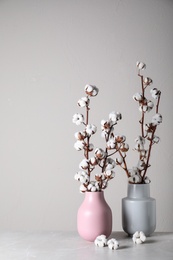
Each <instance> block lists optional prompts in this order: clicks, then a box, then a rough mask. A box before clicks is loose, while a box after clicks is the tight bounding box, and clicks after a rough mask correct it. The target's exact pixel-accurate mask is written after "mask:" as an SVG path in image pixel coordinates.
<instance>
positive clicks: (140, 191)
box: [122, 184, 156, 236]
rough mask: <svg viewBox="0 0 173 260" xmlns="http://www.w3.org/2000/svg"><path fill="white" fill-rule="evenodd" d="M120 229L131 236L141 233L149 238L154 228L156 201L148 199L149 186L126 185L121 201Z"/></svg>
mask: <svg viewBox="0 0 173 260" xmlns="http://www.w3.org/2000/svg"><path fill="white" fill-rule="evenodd" d="M122 227H123V230H124V231H125V232H126V233H127V234H128V235H129V236H132V235H133V234H134V233H135V232H136V231H143V232H144V233H145V235H146V236H150V235H151V234H152V233H153V232H154V230H155V228H156V200H155V199H153V198H151V197H150V184H128V190H127V197H126V198H123V199H122Z"/></svg>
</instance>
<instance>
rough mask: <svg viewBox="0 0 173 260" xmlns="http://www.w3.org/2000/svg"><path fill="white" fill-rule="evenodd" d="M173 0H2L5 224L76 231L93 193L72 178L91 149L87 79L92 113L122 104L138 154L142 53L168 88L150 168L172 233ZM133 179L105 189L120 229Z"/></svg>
mask: <svg viewBox="0 0 173 260" xmlns="http://www.w3.org/2000/svg"><path fill="white" fill-rule="evenodd" d="M172 28H173V1H171V0H164V1H163V0H162V1H161V0H150V1H149V0H148V1H146V0H145V1H142V0H141V1H140V0H131V1H128V0H121V1H119V0H108V1H106V0H104V1H103V0H87V1H84V0H66V1H61V0H57V1H55V0H40V1H39V0H28V1H27V0H14V1H13V0H1V1H0V39H1V40H0V230H76V212H77V209H78V207H79V206H80V204H81V202H82V201H83V198H84V196H83V195H82V194H80V193H79V183H77V182H75V180H74V178H73V176H74V174H75V173H76V171H78V164H79V162H80V161H81V158H82V154H81V153H79V152H77V151H75V149H74V148H73V144H74V142H75V138H74V133H75V132H76V131H78V130H79V129H78V128H77V127H76V126H75V125H74V124H72V116H73V114H74V113H76V112H79V111H80V112H82V111H81V110H80V109H79V108H78V106H77V105H76V102H77V100H78V99H79V98H80V97H82V96H83V95H84V91H83V90H84V86H85V85H86V84H87V83H89V84H94V85H96V86H97V87H98V88H99V89H100V92H99V95H98V96H97V97H96V98H95V99H92V103H91V120H92V123H94V124H96V125H97V126H98V133H97V136H96V137H94V138H95V139H94V142H95V145H96V146H100V144H101V142H103V140H102V139H101V137H100V133H99V129H100V121H101V119H106V118H107V116H108V114H109V112H111V111H113V110H117V111H121V112H122V114H123V120H122V121H121V122H120V124H119V125H118V126H117V131H118V132H120V133H123V134H125V135H126V137H127V140H128V143H129V145H130V147H131V151H130V152H129V155H128V161H129V164H130V165H131V166H132V165H133V164H135V162H136V153H135V152H133V150H132V149H133V146H134V139H135V137H136V135H138V134H139V125H138V119H139V112H138V108H137V104H136V103H135V102H134V101H133V100H132V96H133V94H134V93H135V92H137V91H138V87H139V86H140V84H139V79H138V77H137V73H136V67H135V66H136V61H137V60H140V61H144V62H145V63H146V64H147V70H146V72H145V74H146V75H147V76H150V77H151V78H152V79H153V82H154V84H153V87H157V88H159V89H161V91H162V100H161V105H160V111H161V113H162V115H163V124H162V125H160V126H159V128H158V132H157V134H158V135H159V136H160V137H161V142H160V143H159V144H158V145H157V146H155V147H154V149H153V153H152V157H151V164H152V167H151V168H150V169H149V172H148V175H149V177H150V178H151V180H152V182H151V195H152V196H153V197H155V198H156V200H157V231H173V203H172V199H173V188H172V185H173V173H172V166H173V157H172V145H173V142H172V141H173V138H172V132H173V123H172V109H173V105H172V98H173V95H172V94H173V67H172V64H173V62H172V61H173V30H172ZM126 188H127V179H126V176H125V174H124V173H123V172H122V171H121V170H120V169H118V168H117V169H116V177H115V179H114V180H113V181H112V182H110V184H109V187H108V189H107V190H106V191H105V197H106V200H107V201H108V203H109V205H110V206H111V208H112V211H113V229H114V230H122V227H121V198H122V197H125V196H126Z"/></svg>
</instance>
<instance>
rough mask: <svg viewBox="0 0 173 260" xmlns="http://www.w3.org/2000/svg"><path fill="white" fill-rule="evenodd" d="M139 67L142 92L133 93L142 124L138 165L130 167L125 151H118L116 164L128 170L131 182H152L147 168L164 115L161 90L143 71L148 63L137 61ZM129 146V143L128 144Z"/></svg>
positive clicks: (157, 139) (158, 139) (138, 146)
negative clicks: (151, 113) (148, 95)
mask: <svg viewBox="0 0 173 260" xmlns="http://www.w3.org/2000/svg"><path fill="white" fill-rule="evenodd" d="M136 66H137V69H138V76H139V77H140V84H141V92H137V93H135V94H134V95H133V99H134V100H135V101H136V102H137V103H138V106H139V111H140V114H141V118H140V120H139V124H140V135H139V136H138V137H137V138H136V139H135V147H134V150H135V151H137V152H138V155H139V159H138V163H137V165H136V166H134V167H132V169H129V168H128V166H127V162H126V156H127V153H126V151H124V153H122V152H121V151H118V153H119V157H118V158H117V159H116V164H118V165H119V166H121V167H122V168H123V170H124V171H125V172H126V175H127V177H128V180H129V183H139V184H142V183H150V179H149V178H148V176H147V175H146V174H147V170H148V168H149V167H150V166H151V165H150V157H151V150H152V147H153V145H155V144H157V143H158V142H159V141H160V138H159V137H158V136H157V135H156V134H155V133H156V129H157V127H158V125H159V124H160V123H162V115H161V114H160V113H159V104H160V97H161V91H160V90H158V89H157V88H151V89H150V91H149V88H150V85H151V84H152V83H153V80H152V79H151V78H149V77H144V76H143V75H142V74H141V71H143V70H145V69H146V64H145V63H143V62H137V63H136ZM147 90H148V92H150V97H151V98H152V99H153V101H155V102H153V101H152V100H150V99H148V98H147V97H146V94H147ZM153 110H154V115H153V116H152V117H151V119H150V121H148V122H147V119H146V118H147V114H148V113H150V111H153ZM126 147H128V145H126Z"/></svg>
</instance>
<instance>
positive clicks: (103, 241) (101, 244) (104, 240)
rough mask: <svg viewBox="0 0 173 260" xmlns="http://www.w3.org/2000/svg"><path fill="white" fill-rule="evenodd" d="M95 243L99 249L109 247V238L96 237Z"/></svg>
mask: <svg viewBox="0 0 173 260" xmlns="http://www.w3.org/2000/svg"><path fill="white" fill-rule="evenodd" d="M94 243H95V245H96V246H98V247H105V246H106V245H107V238H106V236H105V235H100V236H98V237H96V239H95V241H94Z"/></svg>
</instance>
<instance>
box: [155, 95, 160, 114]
mask: <svg viewBox="0 0 173 260" xmlns="http://www.w3.org/2000/svg"><path fill="white" fill-rule="evenodd" d="M160 96H161V92H160V95H159V96H158V100H157V105H156V113H158V112H159V103H160Z"/></svg>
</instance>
